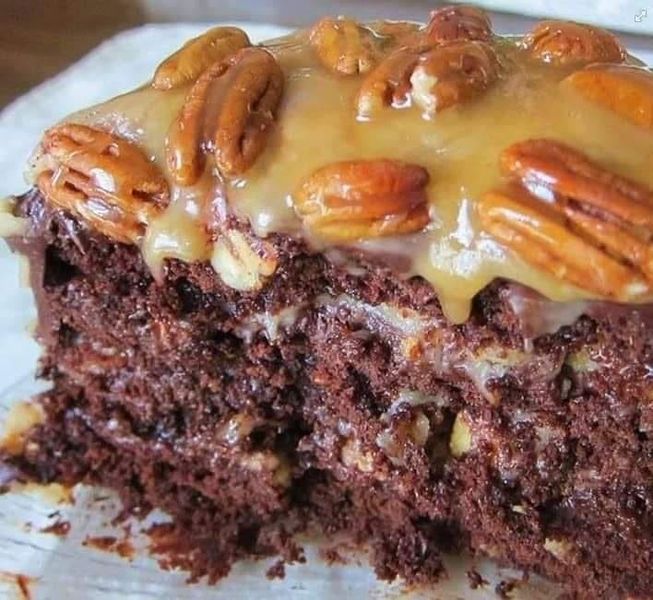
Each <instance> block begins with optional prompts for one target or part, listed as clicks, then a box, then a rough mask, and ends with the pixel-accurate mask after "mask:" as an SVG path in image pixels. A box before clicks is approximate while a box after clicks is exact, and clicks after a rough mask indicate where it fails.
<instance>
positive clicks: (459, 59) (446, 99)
mask: <svg viewBox="0 0 653 600" xmlns="http://www.w3.org/2000/svg"><path fill="white" fill-rule="evenodd" d="M498 76H499V61H498V59H497V57H496V55H495V53H494V51H493V50H492V48H491V47H490V46H489V45H488V44H485V43H483V42H452V43H450V44H445V45H443V46H436V47H435V48H431V47H428V46H427V47H425V46H421V47H406V48H400V49H399V50H397V51H395V52H393V53H391V54H390V55H389V56H388V58H386V59H385V60H384V61H383V62H382V63H381V64H380V65H379V66H378V67H377V68H376V69H375V70H374V71H372V73H370V74H369V75H368V76H367V77H366V78H365V80H364V81H363V84H362V86H361V89H360V91H359V93H358V97H357V108H358V117H359V118H361V119H368V118H370V117H372V116H373V115H374V114H375V113H376V112H377V111H378V110H379V109H381V108H382V107H385V106H392V107H394V108H404V107H407V106H411V105H412V104H413V103H415V104H417V105H418V106H420V107H421V108H422V109H423V111H424V116H425V117H426V118H431V117H432V116H433V115H435V114H436V113H437V112H439V111H441V110H444V109H446V108H449V107H451V106H454V105H455V104H460V103H463V102H467V101H469V100H471V99H473V98H475V97H477V96H478V95H480V94H481V93H482V92H483V91H484V90H485V89H486V88H488V87H489V86H490V85H491V84H492V83H493V82H494V81H495V80H496V79H497V78H498Z"/></svg>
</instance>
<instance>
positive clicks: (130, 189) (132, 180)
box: [36, 123, 169, 243]
mask: <svg viewBox="0 0 653 600" xmlns="http://www.w3.org/2000/svg"><path fill="white" fill-rule="evenodd" d="M41 152H42V157H41V160H42V161H43V163H44V164H45V165H46V168H45V169H44V170H43V171H42V172H41V173H40V174H39V176H38V179H37V182H36V183H37V185H38V187H39V189H40V190H41V192H42V193H43V195H44V196H45V197H46V198H47V199H48V200H49V201H50V202H51V203H52V204H54V205H55V206H57V207H59V208H62V209H64V210H66V211H68V212H70V213H72V214H73V215H75V216H76V217H78V218H80V219H81V220H82V221H83V222H87V223H89V224H90V225H91V226H92V227H94V228H95V229H96V230H97V231H99V232H100V233H103V234H105V235H107V236H108V237H110V238H112V239H115V240H117V241H119V242H124V243H136V242H137V241H138V240H139V239H140V238H141V237H142V236H143V234H144V233H145V228H146V227H147V226H148V225H149V224H150V223H151V221H152V219H153V218H154V217H155V216H157V215H158V214H160V213H161V211H162V210H163V209H164V208H165V207H166V206H167V205H168V202H169V192H168V185H167V183H166V180H165V178H164V177H163V174H162V173H161V171H160V170H159V169H158V168H157V167H156V166H155V165H154V164H153V163H152V162H150V161H149V160H148V159H147V157H146V156H145V155H144V154H143V152H141V150H140V149H139V148H138V147H137V146H136V145H134V144H132V143H130V142H128V141H126V140H123V139H121V138H119V137H117V136H115V135H113V134H110V133H107V132H105V131H101V130H100V129H95V128H93V127H87V126H86V125H76V124H73V123H66V124H63V125H59V126H58V127H54V128H53V129H50V130H49V131H47V132H46V133H45V135H44V137H43V140H42V143H41Z"/></svg>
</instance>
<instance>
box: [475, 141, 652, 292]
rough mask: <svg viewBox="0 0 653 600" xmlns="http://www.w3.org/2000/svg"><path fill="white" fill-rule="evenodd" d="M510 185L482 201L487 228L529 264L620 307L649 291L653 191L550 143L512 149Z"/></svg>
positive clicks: (507, 166)
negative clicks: (619, 302)
mask: <svg viewBox="0 0 653 600" xmlns="http://www.w3.org/2000/svg"><path fill="white" fill-rule="evenodd" d="M500 162H501V167H502V170H503V172H504V174H505V175H507V177H508V178H509V179H510V180H511V182H512V183H511V185H510V186H509V187H508V188H506V189H504V190H498V191H494V192H490V193H489V194H486V195H485V196H484V198H483V199H482V200H481V202H480V203H479V214H480V217H481V221H482V223H483V225H484V227H485V228H486V229H487V230H488V231H489V232H490V233H492V234H493V235H494V236H495V237H497V238H499V239H501V240H502V241H503V242H504V243H506V245H508V246H509V247H511V248H512V249H514V250H516V251H517V252H519V253H520V255H521V256H522V257H523V258H524V259H525V260H527V261H529V262H532V263H533V264H535V265H537V266H539V267H540V268H542V269H544V270H547V271H549V272H550V273H552V274H553V275H555V276H556V277H558V278H561V279H565V280H568V281H570V282H571V283H573V284H575V285H576V286H578V287H581V288H583V289H587V290H589V291H591V292H593V293H596V294H599V295H601V296H605V297H609V298H615V299H617V300H621V301H628V300H632V299H633V298H637V297H640V296H642V295H644V294H648V293H650V292H651V288H652V285H653V245H652V244H653V192H651V190H649V189H648V188H646V187H644V186H642V185H640V184H638V183H635V182H633V181H630V180H628V179H625V178H623V177H620V176H618V175H616V174H614V173H611V172H610V171H607V170H606V169H604V168H603V167H601V166H599V165H597V164H595V163H594V162H592V161H591V160H589V159H588V158H587V157H586V156H585V155H583V154H582V153H580V152H578V151H577V150H574V149H573V148H571V147H569V146H567V145H565V144H562V143H560V142H556V141H553V140H547V139H537V140H527V141H525V142H520V143H517V144H514V145H512V146H510V147H509V148H507V149H506V150H505V151H504V152H503V153H502V155H501V160H500Z"/></svg>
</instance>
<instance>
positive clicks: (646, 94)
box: [564, 64, 653, 130]
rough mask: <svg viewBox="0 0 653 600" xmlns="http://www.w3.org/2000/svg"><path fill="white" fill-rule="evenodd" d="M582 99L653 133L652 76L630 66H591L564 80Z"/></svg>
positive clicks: (647, 71) (645, 70)
mask: <svg viewBox="0 0 653 600" xmlns="http://www.w3.org/2000/svg"><path fill="white" fill-rule="evenodd" d="M564 83H565V85H570V86H571V87H572V88H573V89H574V90H576V91H577V92H578V93H580V94H581V95H582V96H584V97H585V98H587V99H588V100H590V101H591V102H595V103H596V104H598V105H599V106H603V107H604V108H607V109H608V110H611V111H612V112H614V113H615V114H617V115H619V116H621V117H624V118H626V119H628V120H629V121H632V122H633V123H634V124H635V125H638V126H639V127H642V128H644V129H649V130H653V74H652V73H651V72H650V71H649V70H647V69H642V68H640V67H633V66H629V65H609V64H602V65H590V66H588V67H586V68H584V69H581V70H579V71H576V72H574V73H572V74H571V75H569V76H568V77H567V78H566V79H565V80H564Z"/></svg>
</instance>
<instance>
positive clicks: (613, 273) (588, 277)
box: [476, 184, 650, 300]
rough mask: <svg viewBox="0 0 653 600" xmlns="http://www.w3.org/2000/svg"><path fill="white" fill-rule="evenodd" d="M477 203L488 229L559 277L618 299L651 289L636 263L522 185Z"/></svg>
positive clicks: (527, 259)
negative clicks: (618, 254) (619, 257)
mask: <svg viewBox="0 0 653 600" xmlns="http://www.w3.org/2000/svg"><path fill="white" fill-rule="evenodd" d="M476 209H477V212H478V215H479V217H480V220H481V224H482V226H483V228H484V229H485V230H486V231H487V232H489V233H490V234H491V235H493V236H494V237H495V238H497V239H498V240H500V241H501V242H503V243H504V244H505V245H506V246H507V247H508V248H510V249H512V250H513V251H515V252H516V253H517V254H518V255H519V256H520V257H521V258H523V259H524V260H526V261H527V262H529V263H531V264H533V265H535V266H536V267H538V268H540V269H542V270H544V271H546V272H548V273H550V274H551V275H553V276H554V277H556V278H558V279H562V280H565V281H568V282H570V283H572V284H573V285H575V286H577V287H579V288H581V289H585V290H588V291H590V292H592V293H595V294H598V295H600V296H604V297H608V298H614V299H617V300H627V299H632V298H633V297H635V296H638V295H640V294H642V293H644V292H645V291H648V290H650V286H649V284H647V283H646V282H645V281H644V280H643V278H642V277H641V275H640V274H639V273H638V272H637V271H636V270H635V269H634V268H632V267H630V266H628V265H627V264H624V263H622V262H621V261H619V260H617V259H615V258H613V257H612V256H610V254H608V253H606V252H604V251H602V250H601V248H600V247H597V246H596V245H595V244H593V243H591V242H590V241H589V240H588V239H587V238H586V237H585V236H582V235H579V234H578V233H576V232H575V231H574V230H572V229H570V227H569V226H568V224H567V223H566V221H565V220H564V218H563V217H562V216H561V215H559V214H558V213H556V212H555V211H554V210H551V209H550V208H549V207H548V206H546V205H543V204H542V203H541V202H540V201H539V200H537V199H536V198H535V197H534V196H532V195H531V194H530V193H529V192H528V191H526V190H525V189H523V188H521V187H519V186H517V185H514V184H513V185H511V186H507V187H506V188H502V189H499V190H493V191H491V192H488V193H486V194H484V195H483V196H482V198H481V199H480V200H479V202H478V203H477V205H476Z"/></svg>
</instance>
